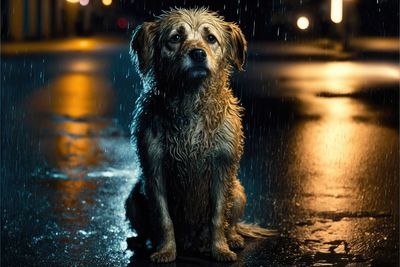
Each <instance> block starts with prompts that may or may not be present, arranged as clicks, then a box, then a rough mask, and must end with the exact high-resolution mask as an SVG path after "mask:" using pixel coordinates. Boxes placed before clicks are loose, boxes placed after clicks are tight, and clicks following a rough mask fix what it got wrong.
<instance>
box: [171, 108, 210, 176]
mask: <svg viewBox="0 0 400 267" xmlns="http://www.w3.org/2000/svg"><path fill="white" fill-rule="evenodd" d="M213 144H214V136H213V133H212V131H210V130H209V129H207V128H206V127H205V123H204V119H203V118H202V117H201V116H200V115H192V116H178V117H176V118H175V120H174V123H172V124H171V127H169V130H168V131H167V142H166V145H167V150H168V154H169V156H170V157H171V159H172V160H173V161H174V163H175V164H178V165H185V166H186V168H188V167H189V166H191V168H195V167H196V166H198V165H199V164H200V163H202V162H203V161H205V160H206V158H207V157H209V155H210V154H211V153H212V150H213ZM193 163H195V164H193ZM192 165H193V166H192ZM198 167H200V166H198Z"/></svg>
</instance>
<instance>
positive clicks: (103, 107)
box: [30, 62, 113, 177]
mask: <svg viewBox="0 0 400 267" xmlns="http://www.w3.org/2000/svg"><path fill="white" fill-rule="evenodd" d="M78 63H79V62H78ZM78 63H77V64H78ZM79 64H81V65H82V64H83V65H85V64H86V63H79ZM83 65H82V66H83ZM112 105H113V92H112V89H111V86H110V85H109V84H108V83H107V81H105V80H103V79H102V78H101V77H98V76H91V75H88V74H80V73H68V74H65V75H62V76H60V77H58V78H57V79H55V80H54V81H53V82H52V83H51V84H50V85H49V86H48V87H46V88H43V89H41V90H40V91H38V92H36V93H35V94H34V95H33V97H32V98H31V102H30V109H31V110H32V112H33V114H32V115H33V116H34V118H31V120H30V121H32V122H35V125H33V126H34V127H35V128H36V130H38V131H39V133H40V135H41V140H42V148H43V152H44V153H43V154H44V156H45V158H46V160H47V162H48V163H50V164H51V165H52V166H54V167H56V168H59V169H60V170H61V172H63V173H65V174H66V175H67V176H69V177H74V176H76V177H81V176H82V175H84V173H83V172H82V170H84V169H87V168H88V167H93V166H96V165H97V164H100V163H101V161H102V160H103V155H102V152H101V148H100V147H99V140H98V138H99V137H100V136H101V135H102V133H103V131H104V130H106V129H107V128H108V127H110V125H111V124H112V120H111V119H110V118H109V115H110V113H111V111H112Z"/></svg>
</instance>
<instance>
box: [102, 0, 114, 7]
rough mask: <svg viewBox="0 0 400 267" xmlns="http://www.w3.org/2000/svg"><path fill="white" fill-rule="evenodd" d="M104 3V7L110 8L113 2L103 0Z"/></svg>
mask: <svg viewBox="0 0 400 267" xmlns="http://www.w3.org/2000/svg"><path fill="white" fill-rule="evenodd" d="M102 2H103V5H105V6H109V5H111V4H112V0H102Z"/></svg>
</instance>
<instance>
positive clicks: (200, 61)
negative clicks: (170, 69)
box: [188, 48, 209, 79]
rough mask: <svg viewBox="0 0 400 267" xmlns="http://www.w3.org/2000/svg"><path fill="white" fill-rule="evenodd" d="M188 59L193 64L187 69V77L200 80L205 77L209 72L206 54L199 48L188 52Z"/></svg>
mask: <svg viewBox="0 0 400 267" xmlns="http://www.w3.org/2000/svg"><path fill="white" fill-rule="evenodd" d="M189 57H190V59H191V60H192V62H193V64H192V66H191V67H190V68H189V69H188V71H189V76H190V78H192V79H202V78H205V77H207V75H208V73H209V70H208V68H207V60H206V59H207V53H206V52H205V51H204V50H203V49H200V48H195V49H192V50H190V52H189Z"/></svg>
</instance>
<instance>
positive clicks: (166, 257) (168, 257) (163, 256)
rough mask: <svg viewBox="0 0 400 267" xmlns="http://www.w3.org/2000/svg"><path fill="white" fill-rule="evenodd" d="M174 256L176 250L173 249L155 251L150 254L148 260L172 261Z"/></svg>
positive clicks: (158, 261)
mask: <svg viewBox="0 0 400 267" xmlns="http://www.w3.org/2000/svg"><path fill="white" fill-rule="evenodd" d="M175 258H176V251H175V250H174V249H169V250H162V251H157V252H154V253H153V254H151V256H150V260H151V261H152V262H155V263H167V262H172V261H174V260H175Z"/></svg>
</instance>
